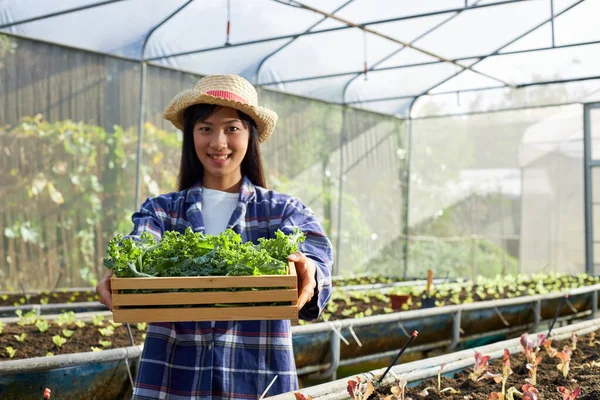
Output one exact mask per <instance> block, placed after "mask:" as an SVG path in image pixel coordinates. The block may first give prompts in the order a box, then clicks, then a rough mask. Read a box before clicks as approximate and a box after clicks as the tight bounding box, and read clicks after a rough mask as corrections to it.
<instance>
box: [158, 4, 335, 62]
mask: <svg viewBox="0 0 600 400" xmlns="http://www.w3.org/2000/svg"><path fill="white" fill-rule="evenodd" d="M328 3H332V4H330V6H334V5H335V4H337V3H339V1H338V2H331V1H329V2H328ZM258 9H260V10H261V12H260V13H256V12H255V11H256V10H258ZM322 19H323V17H322V16H320V15H318V14H315V13H313V12H310V11H307V10H302V9H298V8H296V7H291V6H288V5H284V4H280V3H276V2H274V1H265V0H244V1H242V0H231V25H230V37H229V43H231V44H236V43H242V42H251V41H256V40H263V39H268V38H273V37H278V36H285V35H294V34H297V33H301V32H304V31H305V30H307V29H308V28H309V27H310V26H312V25H313V24H315V23H317V22H319V21H321V20H322ZM336 24H337V26H343V25H342V24H340V23H339V22H337V23H336ZM208 33H210V34H208ZM226 39H227V0H217V1H194V2H193V3H191V4H190V5H189V6H188V7H186V9H185V11H184V12H181V13H179V14H178V15H176V16H175V17H173V18H172V19H171V20H170V21H169V22H168V23H167V24H165V25H164V26H163V27H161V28H160V29H159V30H157V31H156V32H155V33H154V34H153V36H152V42H153V43H155V45H154V46H153V48H152V52H151V53H149V57H159V56H164V55H168V54H172V52H171V49H176V50H175V52H180V51H181V52H183V51H192V50H198V49H206V48H212V47H216V46H225V44H226Z"/></svg>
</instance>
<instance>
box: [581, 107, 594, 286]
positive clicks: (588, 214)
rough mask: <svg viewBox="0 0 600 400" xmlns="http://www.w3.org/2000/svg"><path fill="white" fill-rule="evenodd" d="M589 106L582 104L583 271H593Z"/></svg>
mask: <svg viewBox="0 0 600 400" xmlns="http://www.w3.org/2000/svg"><path fill="white" fill-rule="evenodd" d="M590 130H591V127H590V108H589V106H588V105H584V106H583V160H584V161H583V164H584V167H583V185H584V199H585V205H584V210H585V214H584V215H585V217H584V218H585V272H587V273H588V274H593V273H594V230H593V225H592V221H593V219H592V218H593V213H592V169H591V163H592V146H591V141H592V139H591V131H590Z"/></svg>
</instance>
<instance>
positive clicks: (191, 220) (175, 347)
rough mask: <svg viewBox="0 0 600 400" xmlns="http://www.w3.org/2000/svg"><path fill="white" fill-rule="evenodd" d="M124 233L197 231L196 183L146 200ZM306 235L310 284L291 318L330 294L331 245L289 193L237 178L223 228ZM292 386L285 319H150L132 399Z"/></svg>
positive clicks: (315, 313) (243, 393)
mask: <svg viewBox="0 0 600 400" xmlns="http://www.w3.org/2000/svg"><path fill="white" fill-rule="evenodd" d="M132 219H133V222H134V224H135V228H134V230H133V232H132V233H131V236H138V235H140V234H141V233H142V232H149V233H151V234H153V235H154V236H155V237H156V238H160V237H162V234H163V232H165V231H169V230H175V231H179V232H183V231H185V229H186V228H188V227H191V228H192V229H193V230H194V231H195V232H204V221H203V218H202V187H201V185H196V186H194V187H192V188H190V189H188V190H183V191H181V192H176V193H170V194H166V195H161V196H158V197H156V198H152V199H148V200H146V202H144V204H143V205H142V207H141V209H140V211H139V212H136V213H135V214H134V215H133V217H132ZM294 227H298V228H300V229H301V230H302V231H304V233H305V234H306V240H305V241H304V243H301V244H300V250H301V251H302V252H303V253H304V254H306V256H307V257H309V258H311V259H312V260H313V261H314V262H315V264H316V266H317V288H316V289H315V295H314V296H313V298H312V300H311V301H310V302H308V303H306V305H305V306H304V308H302V310H301V311H300V313H299V317H300V318H301V319H304V320H314V319H316V318H318V317H319V315H320V313H321V311H322V310H323V308H324V307H325V305H326V304H327V302H328V301H329V298H330V297H331V265H332V261H333V255H332V247H331V243H330V241H329V240H328V239H327V237H326V236H325V234H324V233H323V230H322V229H321V226H320V225H319V223H318V222H317V220H316V218H315V215H314V214H313V212H312V211H311V210H310V209H309V208H307V207H306V206H305V205H304V204H302V202H301V201H300V200H298V199H297V198H294V197H291V196H288V195H284V194H281V193H277V192H274V191H271V190H266V189H263V188H261V187H258V186H254V185H253V184H252V183H251V182H250V180H249V179H247V178H246V177H244V180H243V183H242V187H241V189H240V197H239V201H238V204H237V208H236V209H235V211H234V212H233V214H232V216H231V219H230V221H229V224H228V228H231V229H233V230H234V231H235V232H237V233H239V234H240V235H241V236H242V240H243V241H244V242H246V241H252V242H254V243H258V238H261V237H262V238H271V237H274V235H275V232H276V231H277V229H281V230H282V231H283V232H284V233H291V232H292V231H293V229H294ZM275 376H277V379H276V380H275V383H274V384H273V386H271V388H270V389H269V392H268V393H267V395H268V396H273V395H276V394H280V393H285V392H289V391H291V390H296V389H298V379H297V376H296V365H295V362H294V355H293V348H292V335H291V324H290V321H289V320H267V321H217V322H216V324H215V327H214V328H212V327H211V323H210V322H177V323H156V324H150V325H149V327H148V331H147V334H146V341H145V344H144V350H143V353H142V358H141V360H140V365H139V368H138V374H137V378H136V382H135V387H134V391H133V399H137V400H141V399H172V400H175V399H181V400H183V399H186V400H189V399H258V398H259V397H260V395H261V394H262V393H263V392H264V391H265V389H266V388H267V386H268V385H269V384H270V383H271V381H272V380H273V379H274V378H275Z"/></svg>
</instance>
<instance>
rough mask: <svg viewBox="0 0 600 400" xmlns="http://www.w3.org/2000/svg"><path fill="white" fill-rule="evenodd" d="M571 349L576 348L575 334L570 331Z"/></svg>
mask: <svg viewBox="0 0 600 400" xmlns="http://www.w3.org/2000/svg"><path fill="white" fill-rule="evenodd" d="M571 350H573V351H575V350H577V335H576V334H575V332H571Z"/></svg>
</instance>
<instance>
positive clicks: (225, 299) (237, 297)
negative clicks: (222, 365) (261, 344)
mask: <svg viewBox="0 0 600 400" xmlns="http://www.w3.org/2000/svg"><path fill="white" fill-rule="evenodd" d="M297 298H298V292H297V290H296V289H282V290H277V289H275V290H252V291H244V292H208V293H148V294H119V293H116V294H115V293H113V295H112V302H113V305H114V306H149V305H174V304H216V303H226V304H231V303H246V302H249V303H263V302H268V301H294V300H295V299H297Z"/></svg>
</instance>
